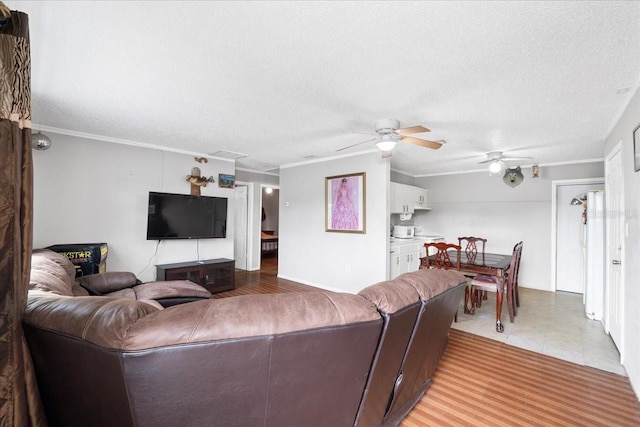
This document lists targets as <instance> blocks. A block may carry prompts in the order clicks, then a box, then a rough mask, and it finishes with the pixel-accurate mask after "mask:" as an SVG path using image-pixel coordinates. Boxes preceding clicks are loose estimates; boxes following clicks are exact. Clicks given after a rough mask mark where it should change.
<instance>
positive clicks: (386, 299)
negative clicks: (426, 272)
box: [358, 280, 420, 314]
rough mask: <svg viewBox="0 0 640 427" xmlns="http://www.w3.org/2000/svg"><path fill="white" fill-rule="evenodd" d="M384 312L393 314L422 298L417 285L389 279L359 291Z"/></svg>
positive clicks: (359, 293)
mask: <svg viewBox="0 0 640 427" xmlns="http://www.w3.org/2000/svg"><path fill="white" fill-rule="evenodd" d="M358 295H360V296H362V297H364V298H366V299H368V300H369V301H371V302H372V303H374V304H375V306H376V307H378V310H380V311H381V312H382V313H387V314H392V313H396V312H398V311H400V310H402V309H403V308H405V307H407V306H409V305H411V304H414V303H416V302H418V301H419V300H420V296H419V295H418V293H417V292H416V290H415V287H413V286H411V285H410V284H409V283H407V282H404V281H400V280H388V281H386V282H380V283H377V284H375V285H371V286H368V287H366V288H364V289H363V290H361V291H360V292H358Z"/></svg>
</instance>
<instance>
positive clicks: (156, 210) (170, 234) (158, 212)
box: [147, 191, 227, 240]
mask: <svg viewBox="0 0 640 427" xmlns="http://www.w3.org/2000/svg"><path fill="white" fill-rule="evenodd" d="M225 237H227V198H226V197H208V196H192V195H188V194H170V193H156V192H153V191H150V192H149V206H148V209H147V240H165V239H213V238H225Z"/></svg>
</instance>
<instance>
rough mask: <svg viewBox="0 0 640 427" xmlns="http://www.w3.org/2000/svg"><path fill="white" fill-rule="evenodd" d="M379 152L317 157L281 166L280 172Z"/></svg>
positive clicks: (368, 151)
mask: <svg viewBox="0 0 640 427" xmlns="http://www.w3.org/2000/svg"><path fill="white" fill-rule="evenodd" d="M379 152H380V150H378V149H377V148H373V149H371V150H364V151H358V152H357V153H350V154H340V155H338V156H330V157H319V158H317V159H312V160H305V161H303V162H298V163H289V164H287V165H281V166H280V169H281V170H282V169H286V168H294V167H298V166H304V165H310V164H314V163H324V162H329V161H333V160H336V159H344V158H345V157H354V156H361V155H363V154H369V153H379Z"/></svg>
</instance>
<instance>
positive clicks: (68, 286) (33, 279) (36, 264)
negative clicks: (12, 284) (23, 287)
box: [29, 249, 76, 296]
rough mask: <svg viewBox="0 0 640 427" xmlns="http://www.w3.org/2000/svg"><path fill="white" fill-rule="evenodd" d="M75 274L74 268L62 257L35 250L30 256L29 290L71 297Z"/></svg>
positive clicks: (46, 251)
mask: <svg viewBox="0 0 640 427" xmlns="http://www.w3.org/2000/svg"><path fill="white" fill-rule="evenodd" d="M75 274H76V273H75V267H74V266H73V264H72V263H71V261H69V260H68V259H67V258H66V257H64V256H63V255H60V254H59V253H57V252H53V251H51V250H48V249H35V250H34V251H33V253H32V255H31V275H30V277H29V289H40V290H43V291H49V292H52V293H54V294H57V295H66V296H72V295H73V284H74V277H75Z"/></svg>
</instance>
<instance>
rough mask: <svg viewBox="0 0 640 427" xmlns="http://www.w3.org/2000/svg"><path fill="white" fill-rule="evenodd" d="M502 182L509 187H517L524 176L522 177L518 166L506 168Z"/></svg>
mask: <svg viewBox="0 0 640 427" xmlns="http://www.w3.org/2000/svg"><path fill="white" fill-rule="evenodd" d="M502 180H503V181H504V183H505V184H507V185H508V186H509V187H517V186H518V185H520V184H522V181H524V175H522V171H521V170H520V166H517V167H515V168H507V170H506V171H505V172H504V176H503V177H502Z"/></svg>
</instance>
